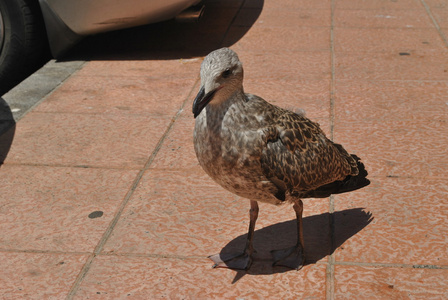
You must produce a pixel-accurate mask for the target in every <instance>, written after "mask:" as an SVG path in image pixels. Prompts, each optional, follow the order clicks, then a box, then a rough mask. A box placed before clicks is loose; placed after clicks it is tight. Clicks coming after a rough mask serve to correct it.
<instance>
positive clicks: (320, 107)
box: [244, 78, 330, 120]
mask: <svg viewBox="0 0 448 300" xmlns="http://www.w3.org/2000/svg"><path fill="white" fill-rule="evenodd" d="M244 89H245V92H247V93H251V94H255V95H258V96H260V97H262V98H263V99H265V100H266V101H268V102H270V103H272V104H274V105H277V106H280V107H284V108H287V109H291V110H297V109H303V110H304V111H305V114H306V116H307V117H308V118H311V119H313V120H314V119H320V120H323V119H325V120H329V118H330V81H329V80H306V79H291V80H260V79H255V78H254V79H251V78H247V79H245V82H244Z"/></svg>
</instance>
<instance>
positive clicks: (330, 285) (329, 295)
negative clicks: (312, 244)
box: [325, 0, 336, 299]
mask: <svg viewBox="0 0 448 300" xmlns="http://www.w3.org/2000/svg"><path fill="white" fill-rule="evenodd" d="M334 11H335V0H331V3H330V68H331V78H330V87H329V88H330V120H329V121H330V139H331V140H334V123H335V108H334V106H335V98H334V96H335V84H336V78H335V54H334ZM334 199H335V198H334V196H333V195H330V197H329V202H328V206H329V207H328V208H329V213H330V214H329V227H330V228H329V233H330V235H329V237H328V238H329V239H330V254H329V255H328V259H327V261H328V265H327V268H326V280H325V283H326V290H325V295H326V299H334V294H335V287H334V282H335V280H334V276H335V273H334V261H335V259H334V256H333V249H334V248H335V247H334V245H335V235H334V232H335V227H334V215H333V213H334Z"/></svg>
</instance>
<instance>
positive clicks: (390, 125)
mask: <svg viewBox="0 0 448 300" xmlns="http://www.w3.org/2000/svg"><path fill="white" fill-rule="evenodd" d="M205 4H206V6H207V8H208V9H207V11H206V15H205V16H204V19H203V20H202V22H200V23H198V24H179V23H176V22H174V21H169V22H164V23H161V24H154V25H150V26H144V27H141V28H137V29H131V30H124V31H120V32H117V33H109V34H105V35H102V36H97V37H93V38H89V39H87V40H86V41H85V42H84V43H83V44H81V45H80V46H79V47H78V48H77V49H75V51H73V52H72V54H71V55H69V56H68V57H66V58H65V60H64V62H55V61H52V62H50V63H49V64H48V65H47V66H45V67H44V68H43V69H42V70H40V71H38V73H36V74H35V75H33V76H34V77H33V76H32V77H33V78H30V80H31V81H32V82H31V81H28V84H27V82H25V83H24V84H22V85H20V86H19V87H18V88H16V89H14V90H12V91H11V92H10V93H8V94H7V95H5V96H4V97H3V98H2V99H0V102H1V103H0V104H1V105H2V106H1V108H2V109H1V115H0V117H1V118H0V122H1V123H0V125H1V126H0V142H1V147H0V151H1V152H0V158H4V157H6V160H5V161H4V163H3V165H1V166H0V183H1V184H0V282H2V284H0V295H1V296H0V298H2V299H162V298H163V299H422V298H425V299H446V298H448V293H447V291H448V260H447V253H448V248H447V245H448V229H447V228H448V227H447V221H446V220H447V217H448V216H447V211H448V175H447V170H448V150H447V149H448V148H447V145H448V135H447V132H448V125H447V124H448V123H447V121H448V42H447V39H446V37H447V36H448V27H447V26H448V25H447V24H448V23H447V18H446V16H447V15H448V4H447V3H446V2H445V1H440V0H420V1H419V0H396V1H389V0H372V1H351V0H350V1H348V0H325V1H310V0H281V1H267V0H266V1H263V0H227V1H224V0H206V1H205ZM117 40H119V41H120V42H118V43H117ZM222 46H229V47H231V48H232V49H234V50H235V51H237V53H238V54H239V57H240V59H241V61H242V62H243V64H244V68H245V91H246V92H249V93H254V94H257V95H260V96H262V97H264V98H265V99H266V100H268V101H270V102H272V103H274V104H276V105H279V106H283V107H286V108H290V109H297V108H301V109H304V110H305V111H306V115H307V116H308V117H309V118H311V119H312V120H315V121H317V122H319V123H320V124H321V127H322V129H323V130H324V131H325V132H326V133H327V135H328V136H329V137H331V138H333V139H334V140H335V141H336V142H338V143H342V144H343V145H344V146H345V148H346V149H347V150H348V151H349V152H351V153H356V154H357V155H358V156H360V157H361V158H362V159H363V161H364V163H365V165H366V168H367V169H368V171H369V178H370V180H371V184H370V186H368V187H366V188H364V189H362V190H359V191H356V192H352V193H349V194H342V195H336V196H332V197H330V198H325V199H305V200H304V204H305V211H304V221H303V222H304V238H305V244H306V247H307V251H308V263H307V265H306V266H305V267H304V268H303V269H302V270H300V271H293V270H288V269H286V268H282V267H272V266H271V264H272V261H271V257H270V255H269V251H270V250H272V249H275V248H281V247H286V246H289V245H292V244H294V243H295V225H294V217H295V215H294V211H293V210H292V208H291V207H289V206H287V205H285V206H283V207H274V206H269V205H265V204H261V205H260V216H259V220H258V223H257V227H256V231H255V247H256V249H257V250H258V252H257V253H256V255H255V261H254V264H253V266H252V268H251V269H250V270H249V271H247V272H243V271H234V270H228V269H212V268H211V266H212V262H211V261H209V260H208V259H207V256H208V255H211V254H214V253H219V252H222V253H226V252H230V251H231V250H232V249H235V248H242V247H243V246H244V241H245V238H246V234H247V226H248V222H249V217H248V209H249V201H247V200H246V199H241V198H239V197H237V196H235V195H233V194H230V193H229V192H227V191H225V190H223V189H222V188H221V187H219V186H217V185H216V184H215V183H214V182H213V181H212V180H211V179H210V178H208V176H207V175H206V174H205V173H204V172H203V171H202V169H201V168H200V166H199V165H198V163H197V160H196V157H195V154H194V149H193V143H192V133H193V126H194V119H193V116H192V113H191V105H192V102H193V99H194V97H195V95H196V93H197V91H198V90H199V68H200V64H201V62H202V59H203V57H204V55H206V54H207V53H208V52H210V51H211V50H214V49H217V48H220V47H222ZM58 67H62V69H58ZM49 78H52V80H53V83H50V82H49V81H47V79H49ZM30 82H31V83H30ZM14 120H15V121H17V123H15V121H14Z"/></svg>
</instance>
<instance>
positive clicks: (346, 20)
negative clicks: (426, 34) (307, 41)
mask: <svg viewBox="0 0 448 300" xmlns="http://www.w3.org/2000/svg"><path fill="white" fill-rule="evenodd" d="M334 26H335V27H336V28H340V27H358V28H361V27H362V28H366V27H375V28H434V24H433V23H432V20H431V18H430V17H429V16H428V14H427V13H426V10H424V9H419V10H351V9H337V10H335V12H334Z"/></svg>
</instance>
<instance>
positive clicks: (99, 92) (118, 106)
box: [35, 70, 199, 116]
mask: <svg viewBox="0 0 448 300" xmlns="http://www.w3.org/2000/svg"><path fill="white" fill-rule="evenodd" d="M195 71H196V70H195ZM198 71H199V70H197V72H198ZM196 80H197V74H196V73H194V72H192V74H191V76H185V78H182V79H180V78H173V79H171V78H168V79H166V78H162V79H159V78H151V77H143V76H142V77H132V76H130V77H129V76H128V77H124V76H123V77H119V76H113V77H103V76H73V77H71V78H70V79H69V80H67V81H66V82H65V83H64V85H63V86H61V87H60V88H59V89H58V90H56V91H55V92H54V93H52V94H51V95H50V96H49V97H48V98H47V99H46V100H45V101H44V102H43V103H42V104H41V105H39V106H38V107H37V108H36V109H35V111H40V112H70V113H113V114H127V113H130V114H145V113H146V114H159V115H168V116H174V114H175V113H176V112H177V111H178V110H179V109H180V107H181V105H182V103H183V102H184V101H185V99H186V98H187V96H188V95H189V93H190V91H191V89H192V88H193V86H194V84H195V82H196ZM167 91H170V92H169V93H167Z"/></svg>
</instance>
